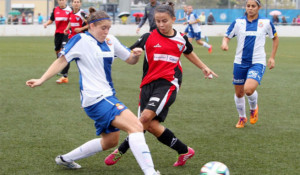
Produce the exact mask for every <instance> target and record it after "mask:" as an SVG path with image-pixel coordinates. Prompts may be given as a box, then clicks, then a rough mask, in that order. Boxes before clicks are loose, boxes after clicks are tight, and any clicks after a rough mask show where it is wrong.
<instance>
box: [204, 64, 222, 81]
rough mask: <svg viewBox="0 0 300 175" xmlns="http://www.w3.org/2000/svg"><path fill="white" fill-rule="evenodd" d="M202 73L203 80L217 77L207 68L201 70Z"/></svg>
mask: <svg viewBox="0 0 300 175" xmlns="http://www.w3.org/2000/svg"><path fill="white" fill-rule="evenodd" d="M202 72H203V74H204V78H205V79H207V78H208V79H212V78H213V77H216V78H218V77H219V76H218V75H217V74H216V73H214V71H212V70H210V68H208V67H206V68H204V69H202Z"/></svg>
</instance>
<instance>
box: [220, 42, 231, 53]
mask: <svg viewBox="0 0 300 175" xmlns="http://www.w3.org/2000/svg"><path fill="white" fill-rule="evenodd" d="M221 49H222V50H224V51H227V50H228V49H229V47H228V44H226V43H222V45H221Z"/></svg>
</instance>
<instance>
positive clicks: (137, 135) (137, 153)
mask: <svg viewBox="0 0 300 175" xmlns="http://www.w3.org/2000/svg"><path fill="white" fill-rule="evenodd" d="M111 124H112V125H113V126H114V127H117V128H119V129H121V130H123V131H125V132H127V133H128V134H129V135H128V143H129V146H130V149H131V152H132V153H133V155H134V157H135V159H136V160H137V162H138V164H139V165H140V167H141V169H142V170H143V172H144V174H151V175H152V174H155V170H154V165H153V161H152V157H151V153H150V150H149V147H148V145H147V144H146V140H145V137H144V133H143V126H142V124H141V123H140V121H139V120H138V118H137V117H136V116H135V115H134V114H133V113H132V112H131V111H130V110H128V109H126V110H124V111H123V112H122V113H121V114H120V115H119V116H116V117H115V119H114V120H113V121H112V123H111Z"/></svg>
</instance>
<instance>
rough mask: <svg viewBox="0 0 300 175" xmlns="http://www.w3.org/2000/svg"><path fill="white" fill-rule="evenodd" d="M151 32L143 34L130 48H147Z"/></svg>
mask: <svg viewBox="0 0 300 175" xmlns="http://www.w3.org/2000/svg"><path fill="white" fill-rule="evenodd" d="M149 36H150V33H145V34H144V35H142V36H141V37H140V38H139V39H138V40H137V41H136V42H135V43H134V44H133V45H132V46H130V47H129V48H130V50H132V49H134V48H136V47H138V48H142V49H143V50H145V45H146V41H147V39H148V38H149Z"/></svg>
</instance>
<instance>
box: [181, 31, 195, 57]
mask: <svg viewBox="0 0 300 175" xmlns="http://www.w3.org/2000/svg"><path fill="white" fill-rule="evenodd" d="M183 38H184V40H185V42H186V43H185V46H186V49H185V51H184V52H183V53H184V54H190V53H192V52H193V50H194V49H193V45H192V44H191V43H190V42H189V39H188V37H187V36H186V35H183Z"/></svg>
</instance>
